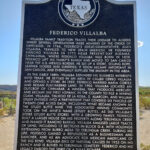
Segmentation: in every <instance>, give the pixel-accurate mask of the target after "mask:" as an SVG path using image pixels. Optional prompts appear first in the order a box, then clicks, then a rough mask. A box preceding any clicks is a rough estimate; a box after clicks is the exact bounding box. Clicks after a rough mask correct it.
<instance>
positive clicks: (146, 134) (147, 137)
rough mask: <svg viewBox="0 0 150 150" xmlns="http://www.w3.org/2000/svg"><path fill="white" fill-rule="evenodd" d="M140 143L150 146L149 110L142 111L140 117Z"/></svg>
mask: <svg viewBox="0 0 150 150" xmlns="http://www.w3.org/2000/svg"><path fill="white" fill-rule="evenodd" d="M140 143H143V144H144V145H150V110H142V111H141V116H140Z"/></svg>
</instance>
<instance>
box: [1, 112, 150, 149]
mask: <svg viewBox="0 0 150 150" xmlns="http://www.w3.org/2000/svg"><path fill="white" fill-rule="evenodd" d="M140 114H141V116H140V143H143V144H144V145H150V110H142V111H141V112H140ZM14 125H15V117H12V116H9V117H1V118H0V150H13V143H14Z"/></svg>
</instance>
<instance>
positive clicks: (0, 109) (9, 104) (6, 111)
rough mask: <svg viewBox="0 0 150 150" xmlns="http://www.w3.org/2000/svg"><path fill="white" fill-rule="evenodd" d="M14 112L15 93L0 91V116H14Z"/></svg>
mask: <svg viewBox="0 0 150 150" xmlns="http://www.w3.org/2000/svg"><path fill="white" fill-rule="evenodd" d="M15 111H16V92H10V91H0V116H4V115H14V114H15Z"/></svg>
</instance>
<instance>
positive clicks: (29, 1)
mask: <svg viewBox="0 0 150 150" xmlns="http://www.w3.org/2000/svg"><path fill="white" fill-rule="evenodd" d="M50 1H51V0H36V1H32V0H22V10H21V32H20V52H19V66H18V68H19V69H18V81H17V104H16V121H15V136H14V150H17V137H18V123H19V110H20V108H19V107H20V88H21V70H22V53H23V32H24V15H25V5H26V4H43V3H47V2H50ZM106 1H107V2H110V3H112V4H116V5H133V8H134V12H133V13H134V14H133V16H134V50H135V89H136V91H135V93H136V135H137V137H136V139H137V150H140V136H139V83H138V47H137V7H136V1H116V0H106Z"/></svg>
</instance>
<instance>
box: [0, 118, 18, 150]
mask: <svg viewBox="0 0 150 150" xmlns="http://www.w3.org/2000/svg"><path fill="white" fill-rule="evenodd" d="M14 123H15V119H14V116H10V117H2V118H0V150H13V143H14V127H15V125H14Z"/></svg>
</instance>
